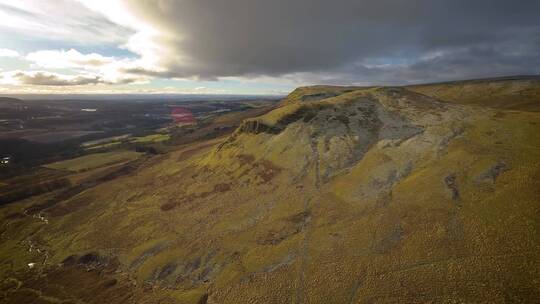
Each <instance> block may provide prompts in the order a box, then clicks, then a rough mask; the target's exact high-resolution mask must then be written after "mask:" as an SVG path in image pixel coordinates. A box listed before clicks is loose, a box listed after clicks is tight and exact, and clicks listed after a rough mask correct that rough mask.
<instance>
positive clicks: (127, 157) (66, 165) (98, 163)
mask: <svg viewBox="0 0 540 304" xmlns="http://www.w3.org/2000/svg"><path fill="white" fill-rule="evenodd" d="M141 155H142V154H141V153H138V152H134V151H116V152H105V153H95V154H91V155H86V156H81V157H77V158H73V159H68V160H64V161H59V162H55V163H51V164H48V165H45V166H44V167H45V168H49V169H56V170H65V171H72V172H80V171H86V170H90V169H95V168H99V167H102V166H106V165H111V164H114V163H120V162H128V161H132V160H135V159H137V158H139V157H140V156H141Z"/></svg>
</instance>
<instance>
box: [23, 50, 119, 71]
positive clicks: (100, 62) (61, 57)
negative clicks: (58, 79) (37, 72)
mask: <svg viewBox="0 0 540 304" xmlns="http://www.w3.org/2000/svg"><path fill="white" fill-rule="evenodd" d="M26 59H27V60H29V61H31V62H33V63H34V64H35V65H36V66H39V67H43V68H49V69H65V68H82V69H97V68H100V67H102V66H104V65H107V64H111V63H113V62H114V60H115V59H114V58H113V57H106V56H102V55H100V54H97V53H90V54H82V53H80V52H79V51H77V50H75V49H70V50H67V51H65V50H42V51H37V52H32V53H29V54H28V55H26Z"/></svg>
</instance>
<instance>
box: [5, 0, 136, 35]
mask: <svg viewBox="0 0 540 304" xmlns="http://www.w3.org/2000/svg"><path fill="white" fill-rule="evenodd" d="M0 30H2V31H4V32H7V33H9V34H10V35H22V36H24V37H33V38H39V39H43V40H54V41H62V42H64V41H68V42H72V43H77V44H84V45H99V44H102V43H125V41H126V40H127V37H129V36H130V35H131V33H132V30H129V29H128V28H126V27H124V26H120V25H119V24H117V23H113V22H110V21H108V19H107V18H105V17H104V16H103V15H102V14H98V13H96V12H94V11H92V10H89V9H87V8H86V7H85V6H84V5H82V4H81V3H79V2H77V1H72V0H54V1H46V0H24V1H21V0H0Z"/></svg>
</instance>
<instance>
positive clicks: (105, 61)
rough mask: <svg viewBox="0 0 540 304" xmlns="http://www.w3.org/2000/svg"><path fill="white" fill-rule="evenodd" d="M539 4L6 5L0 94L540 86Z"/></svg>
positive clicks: (293, 0) (87, 1)
mask: <svg viewBox="0 0 540 304" xmlns="http://www.w3.org/2000/svg"><path fill="white" fill-rule="evenodd" d="M539 12H540V1H538V0H520V1H509V0H474V1H471V0H407V1H405V0H333V1H329V0H226V1H216V0H146V1H145V0H103V1H102V0H0V94H17V93H25V94H31V93H39V94H48V93H51V94H52V93H62V94H70V93H77V94H81V93H82V94H84V93H89V94H100V93H106V94H111V93H129V94H134V93H182V94H272V95H282V94H286V93H287V92H289V91H291V90H292V89H294V88H295V87H298V86H303V85H312V84H339V85H402V84H412V83H425V82H439V81H447V80H460V79H472V78H485V77H497V76H509V75H531V74H540V17H539Z"/></svg>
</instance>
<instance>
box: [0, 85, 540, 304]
mask: <svg viewBox="0 0 540 304" xmlns="http://www.w3.org/2000/svg"><path fill="white" fill-rule="evenodd" d="M538 126H540V115H539V114H538V113H536V112H526V111H520V112H518V111H506V110H500V109H493V108H488V107H478V106H467V105H459V104H453V103H447V102H442V101H440V100H438V99H435V98H433V97H429V96H427V95H425V94H420V93H417V92H413V91H411V90H409V89H407V88H382V87H373V88H354V87H347V88H340V87H307V88H301V89H299V90H297V91H295V92H294V93H292V94H291V96H289V97H288V98H287V99H286V100H285V101H284V102H283V103H282V106H281V107H279V108H277V109H275V110H274V111H271V112H269V113H267V114H265V115H263V116H259V117H256V118H252V119H248V120H246V121H245V122H244V123H243V124H242V125H241V126H240V127H239V128H238V130H236V132H235V133H234V134H233V135H231V136H230V137H229V138H228V139H227V140H225V141H222V142H217V141H216V142H210V143H200V144H198V145H193V146H190V147H189V148H185V149H184V150H179V151H177V152H173V153H171V154H168V155H165V156H161V157H160V158H159V159H156V160H155V161H154V162H153V163H152V164H150V165H146V166H144V167H142V168H141V169H140V170H139V171H137V172H136V174H132V175H129V176H126V177H122V178H119V179H116V180H113V181H110V182H108V183H106V184H102V185H100V186H98V187H95V188H92V189H89V190H87V191H85V192H83V193H81V194H79V195H77V196H75V197H74V198H72V199H70V200H67V201H64V202H62V203H60V204H59V205H58V206H55V207H53V208H51V209H50V210H45V211H44V212H43V216H44V217H45V218H47V219H48V224H47V225H45V226H40V227H38V228H39V229H36V225H37V224H36V223H30V222H25V221H29V220H28V219H18V220H13V222H10V223H11V224H10V225H7V226H5V227H4V228H3V229H4V230H3V231H4V232H3V233H6V234H9V235H12V236H13V240H11V241H10V242H6V243H5V244H3V245H2V246H3V247H2V248H3V251H0V253H2V254H4V255H5V252H15V251H14V250H15V249H13V248H15V245H14V244H16V241H17V240H19V241H20V242H24V240H26V239H27V238H28V236H29V235H32V239H33V240H34V239H36V240H39V242H40V243H39V244H42V246H46V248H47V252H48V257H47V261H48V263H51V265H53V264H54V265H56V263H59V262H62V261H63V260H64V259H66V257H70V259H69V260H68V262H69V261H79V260H80V259H82V260H83V261H82V262H77V263H78V264H77V263H75V264H73V265H80V264H82V265H87V266H85V267H90V266H92V267H98V269H101V268H99V267H101V266H99V265H101V264H107V265H108V266H107V267H112V266H111V265H113V266H114V267H115V268H114V271H109V272H105V274H104V276H105V277H106V278H107V279H108V280H110V279H111V278H110V276H113V277H114V279H116V280H118V285H117V286H118V287H117V288H118V289H117V290H118V293H121V292H124V293H127V294H130V295H131V296H130V297H118V299H119V300H118V301H119V302H121V301H120V300H122V301H124V302H123V303H125V302H129V301H132V302H148V303H154V302H157V301H162V302H176V303H291V302H292V303H396V302H406V303H418V302H421V303H423V302H504V301H509V302H534V301H535V300H536V299H538V298H540V289H539V288H538V284H537V282H538V280H539V279H540V270H539V269H540V256H539V252H540V242H539V240H540V237H539V232H538V231H540V222H539V220H538V219H539V218H540V217H539V215H540V204H539V201H538V197H540V196H539V195H540V192H539V190H538V189H540V183H539V180H540V179H539V177H540V152H539V151H540V138H539V137H538V136H537V135H538V134H537V133H538ZM33 203H35V202H33V201H31V200H30V201H27V202H24V204H27V205H31V204H33ZM10 208H11V207H10ZM13 208H14V207H13ZM55 208H62V211H63V212H62V213H61V214H62V216H61V217H58V216H56V217H55V214H60V213H59V212H57V211H58V210H55ZM8 211H10V210H6V211H5V212H8ZM81 223H84V225H81ZM17 227H19V228H17ZM20 227H23V228H20ZM24 227H26V228H24ZM10 246H12V247H10ZM92 251H93V252H92ZM89 254H90V257H93V258H92V259H89V258H88V255H89ZM27 255H30V253H27V252H21V253H20V256H21V258H20V259H21V260H24V259H22V256H25V257H26V256H27ZM83 257H86V258H83ZM88 260H89V261H88ZM107 261H114V263H113V262H107ZM70 263H71V262H70ZM70 263H67V262H66V265H68V266H63V267H67V268H65V270H63V269H64V268H61V267H60V268H54V271H56V272H55V274H57V272H58V271H69V273H70V274H71V275H72V276H75V274H74V273H75V272H74V270H72V268H69V267H74V266H69V265H72V264H70ZM88 265H90V266H88ZM96 265H98V266H96ZM23 266H24V267H26V265H23ZM103 267H105V266H103ZM105 269H108V268H105ZM115 271H116V272H115ZM117 274H118V275H117ZM87 276H88V272H84V274H81V277H84V278H86V279H85V280H88V282H96V283H92V284H96V286H101V287H99V288H102V286H104V285H103V284H102V283H103V282H101V281H99V277H97V278H96V277H92V278H87ZM59 277H60V276H59V275H58V274H57V275H56V276H55V277H54V278H59ZM128 278H129V279H128ZM33 280H38V277H37V276H36V278H34V279H33ZM96 280H97V281H96ZM60 281H61V280H60ZM55 282H56V281H55ZM55 284H63V283H61V282H60V283H58V282H56V283H55ZM107 286H108V285H107ZM96 288H97V287H96ZM107 290H109V291H107V292H110V290H111V289H107ZM148 290H152V292H147V291H148ZM85 301H87V302H91V300H88V299H87V298H85Z"/></svg>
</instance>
